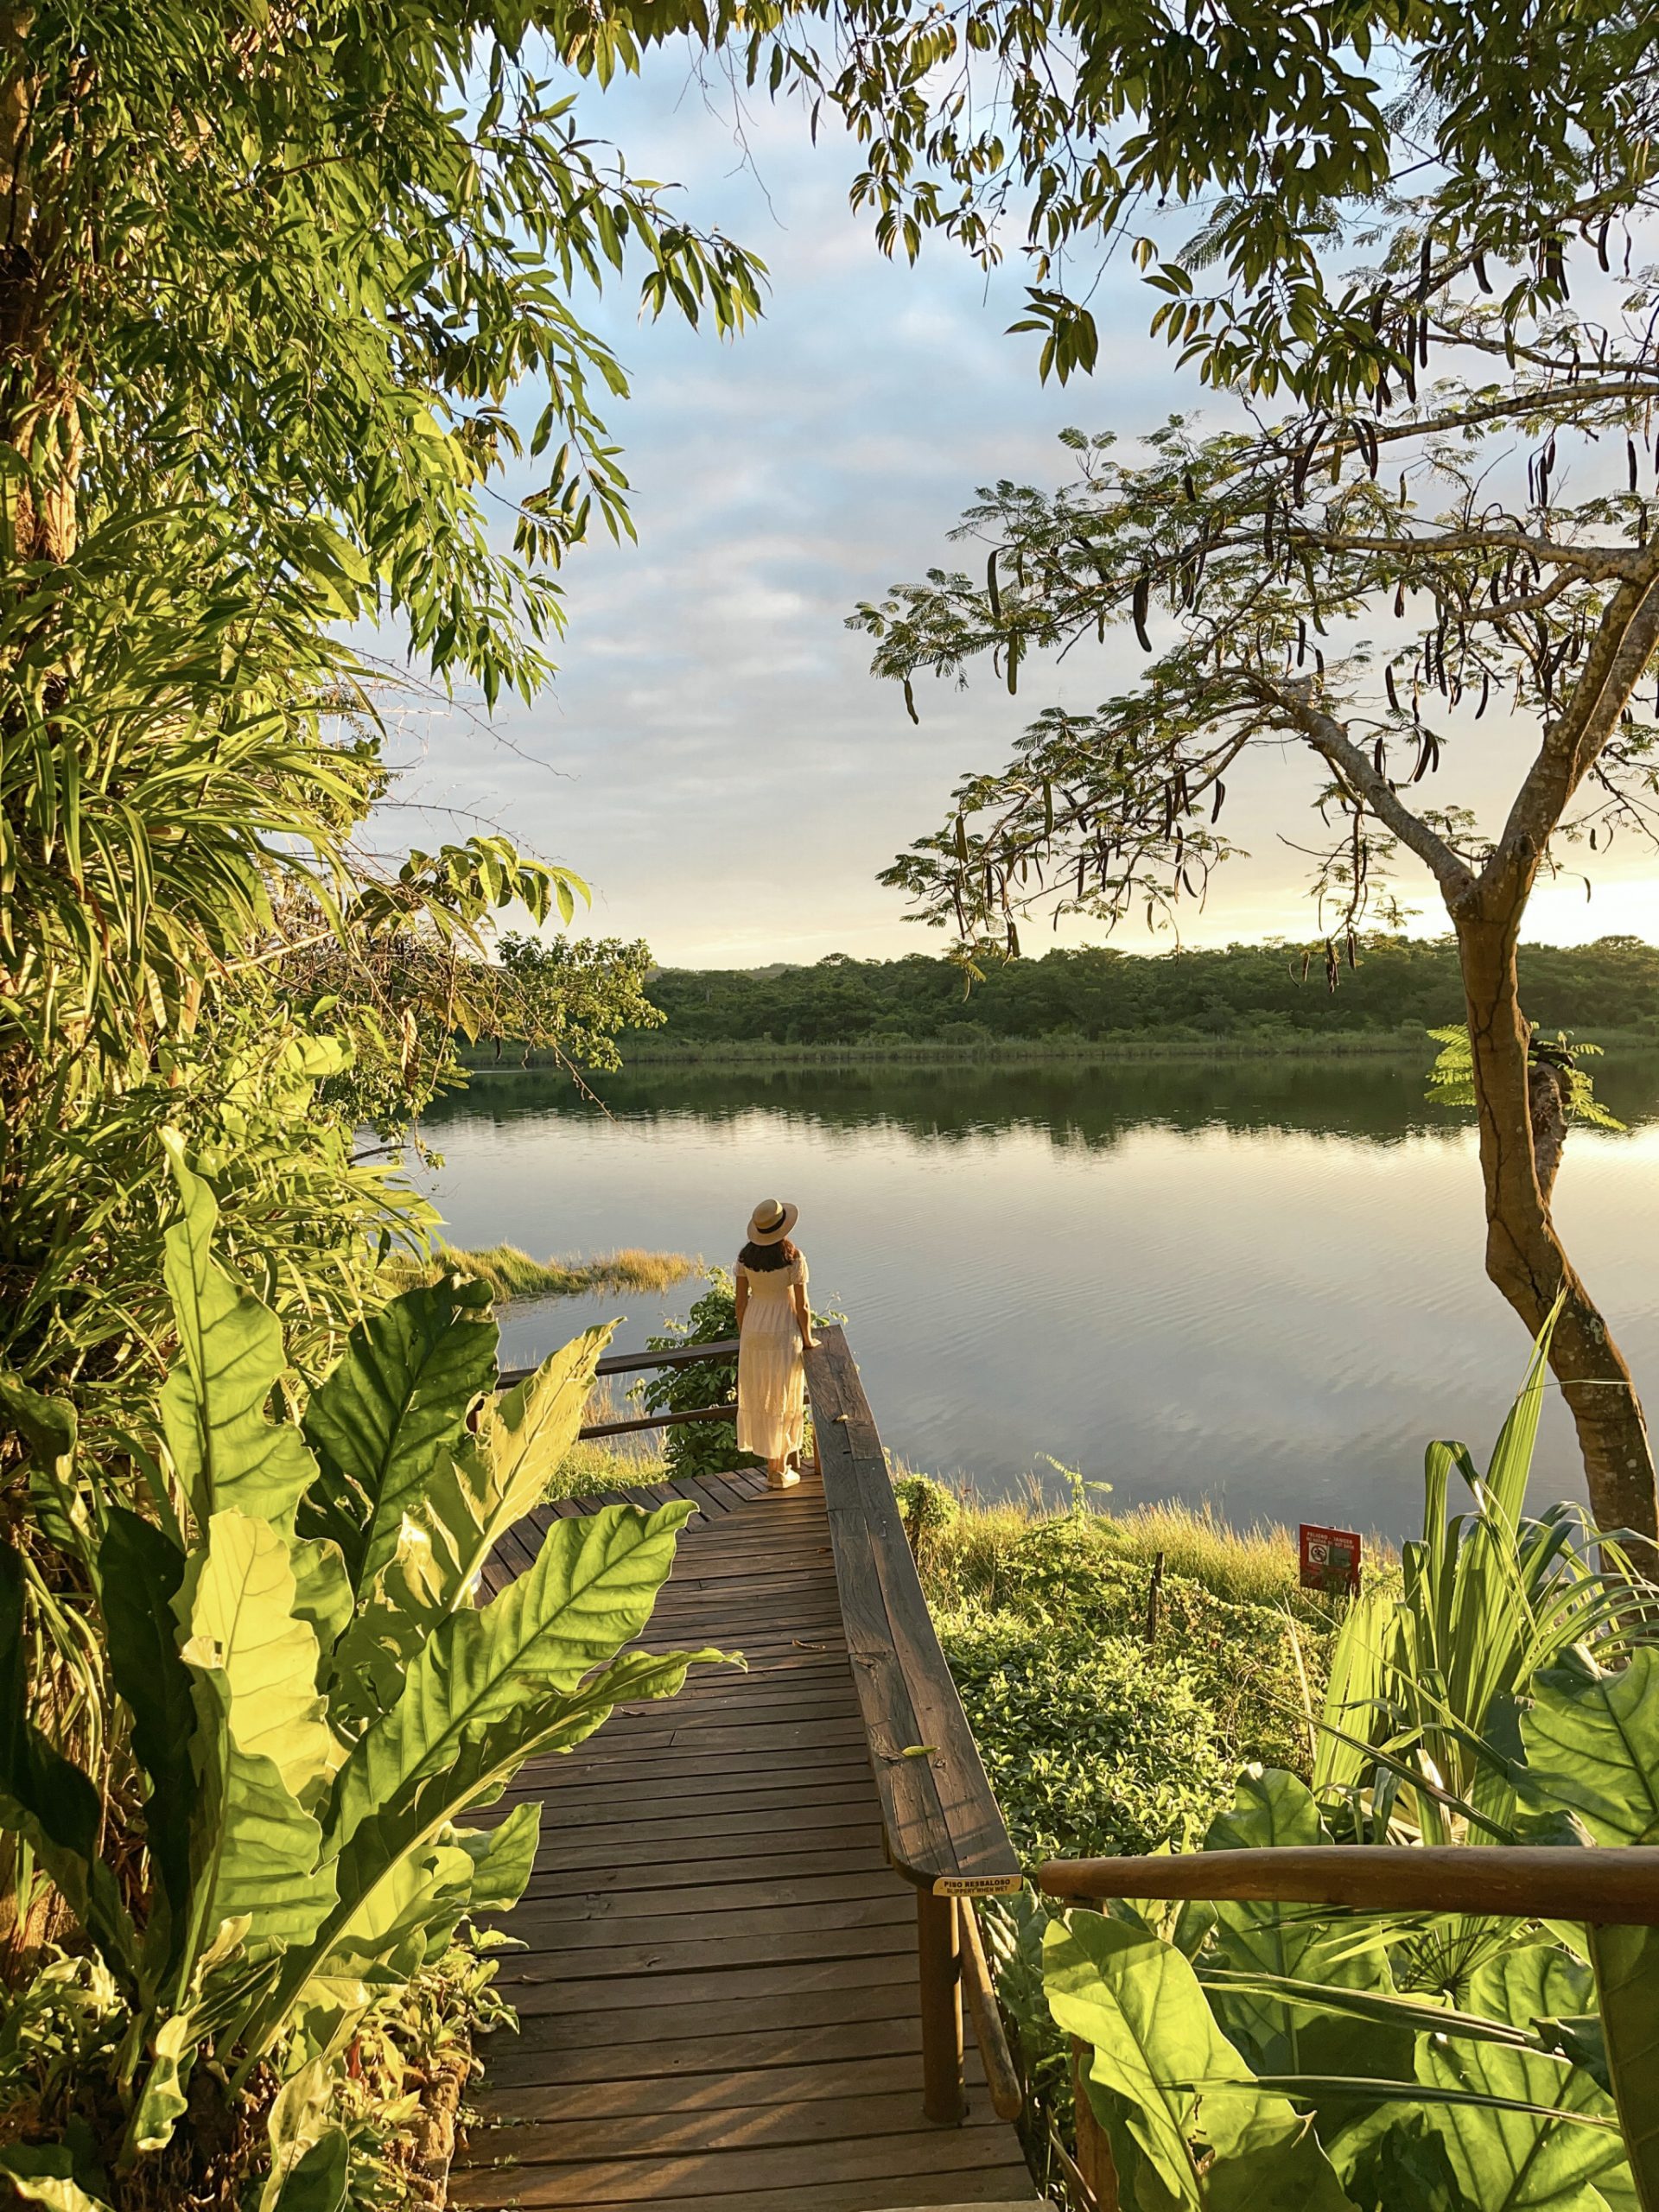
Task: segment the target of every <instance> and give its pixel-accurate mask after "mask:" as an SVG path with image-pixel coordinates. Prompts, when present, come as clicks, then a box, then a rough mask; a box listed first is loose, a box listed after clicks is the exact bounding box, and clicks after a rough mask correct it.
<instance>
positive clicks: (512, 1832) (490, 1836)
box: [454, 1797, 542, 1914]
mask: <svg viewBox="0 0 1659 2212" xmlns="http://www.w3.org/2000/svg"><path fill="white" fill-rule="evenodd" d="M541 1840H542V1806H541V1801H540V1799H539V1798H535V1797H532V1798H530V1799H528V1800H527V1801H526V1802H525V1803H524V1804H522V1805H515V1806H514V1807H513V1808H512V1812H510V1813H509V1814H508V1815H507V1817H506V1819H505V1821H502V1822H501V1823H500V1825H499V1827H493V1828H491V1829H489V1830H488V1831H487V1832H486V1831H485V1830H482V1829H478V1828H457V1829H456V1830H455V1832H454V1841H455V1842H456V1843H458V1844H459V1845H460V1846H461V1849H462V1850H463V1851H465V1852H467V1853H468V1854H469V1855H470V1857H471V1859H472V1862H473V1894H472V1903H471V1907H470V1910H472V1911H473V1912H474V1914H477V1913H480V1912H507V1911H510V1910H512V1907H513V1906H514V1905H516V1904H518V1900H519V1898H520V1897H523V1895H524V1891H525V1889H526V1888H527V1887H528V1885H529V1882H530V1878H531V1872H533V1871H534V1868H535V1865H536V1853H537V1849H538V1848H539V1847H540V1845H541Z"/></svg>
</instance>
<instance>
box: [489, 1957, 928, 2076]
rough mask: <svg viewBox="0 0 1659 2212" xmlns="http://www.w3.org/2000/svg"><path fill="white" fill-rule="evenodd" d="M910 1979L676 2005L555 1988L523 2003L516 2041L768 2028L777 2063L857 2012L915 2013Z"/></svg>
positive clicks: (665, 2036)
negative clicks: (580, 1997)
mask: <svg viewBox="0 0 1659 2212" xmlns="http://www.w3.org/2000/svg"><path fill="white" fill-rule="evenodd" d="M915 1983H916V1977H915V1975H914V1974H907V1975H906V1976H905V1977H904V1978H903V1979H902V1980H893V1979H889V1980H886V1981H877V1982H870V1983H863V1982H860V1983H853V1984H846V1983H835V1984H832V1985H831V1986H829V1987H827V1988H818V1989H810V1990H803V1989H796V1990H791V1991H788V1992H786V1993H784V1994H782V1995H772V1996H766V1997H758V1996H747V1997H737V1998H729V1999H726V1998H722V1999H712V1998H704V1999H699V2000H697V2001H696V2002H694V2003H689V2004H688V2003H677V2004H673V2005H668V2004H660V2005H584V2006H583V2007H582V2009H581V2010H580V2011H576V2010H575V2009H573V2008H572V2007H571V2006H570V2005H569V2001H568V2000H569V1993H568V1992H563V1993H561V1992H560V1991H559V1990H557V1989H556V1988H555V1989H552V1990H550V1992H549V1993H548V2005H547V2006H546V2007H545V2008H544V2009H543V2010H540V2011H531V2010H530V2009H529V2008H527V2007H521V2008H520V2010H521V2012H522V2023H521V2025H520V2027H519V2031H518V2032H519V2037H520V2039H521V2040H520V2048H522V2049H524V2050H529V2049H531V2047H532V2046H533V2047H536V2048H539V2049H542V2050H571V2049H573V2048H575V2046H576V2045H577V2044H584V2043H594V2044H598V2043H603V2042H605V2041H606V2040H607V2039H608V2041H609V2042H610V2043H611V2044H613V2045H614V2046H616V2047H618V2048H619V2049H620V2046H621V2045H623V2044H636V2043H667V2044H690V2043H695V2042H696V2041H697V2040H698V2039H699V2038H700V2037H712V2036H733V2035H772V2036H774V2037H776V2038H777V2040H778V2053H777V2063H778V2064H779V2065H780V2066H781V2065H783V2064H785V2063H786V2062H787V2061H788V2059H789V2057H790V2056H791V2050H794V2048H795V2046H797V2045H798V2044H804V2045H805V2046H806V2047H807V2048H808V2049H810V2046H811V2042H812V2038H813V2037H815V2036H816V2035H817V2033H818V2031H820V2030H821V2029H823V2028H825V2027H834V2026H836V2025H842V2026H845V2025H849V2024H852V2023H853V2022H855V2021H860V2020H909V2019H912V2018H913V2017H914V2015H915V2010H916V1994H915ZM618 2070H619V2071H620V2070H623V2069H620V2068H619V2069H618Z"/></svg>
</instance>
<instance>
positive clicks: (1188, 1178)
mask: <svg viewBox="0 0 1659 2212" xmlns="http://www.w3.org/2000/svg"><path fill="white" fill-rule="evenodd" d="M1656 1073H1659V1071H1656V1070H1655V1069H1654V1068H1653V1067H1651V1066H1649V1067H1648V1068H1645V1069H1644V1068H1643V1067H1641V1066H1640V1065H1637V1064H1635V1063H1627V1064H1626V1065H1624V1066H1618V1065H1615V1067H1614V1068H1612V1069H1611V1071H1609V1072H1608V1073H1607V1075H1606V1076H1605V1077H1601V1078H1600V1079H1599V1089H1600V1090H1602V1092H1603V1094H1604V1095H1605V1097H1606V1098H1607V1100H1608V1103H1610V1104H1611V1106H1612V1108H1613V1109H1614V1111H1615V1112H1617V1113H1618V1114H1619V1115H1620V1116H1621V1117H1622V1118H1624V1119H1625V1120H1627V1121H1630V1122H1631V1123H1632V1125H1633V1126H1632V1132H1631V1134H1630V1135H1628V1136H1624V1137H1614V1136H1604V1135H1599V1134H1598V1133H1596V1132H1591V1131H1578V1132H1575V1133H1574V1135H1573V1138H1572V1140H1571V1142H1570V1144H1569V1147H1568V1154H1567V1166H1566V1167H1565V1169H1564V1170H1563V1173H1562V1179H1561V1183H1560V1189H1559V1192H1558V1210H1559V1212H1560V1219H1561V1224H1562V1227H1563V1230H1564V1232H1565V1234H1566V1236H1567V1239H1568V1242H1569V1244H1570V1246H1571V1248H1572V1249H1573V1252H1574V1255H1575V1257H1577V1259H1578V1260H1579V1262H1580V1266H1581V1267H1582V1268H1583V1269H1584V1271H1585V1273H1586V1276H1587V1278H1588V1279H1589V1281H1591V1283H1592V1286H1593V1287H1594V1288H1595V1290H1596V1292H1597V1294H1598V1295H1599V1297H1600V1298H1601V1300H1603V1302H1604V1304H1605V1306H1606V1307H1607V1310H1608V1311H1609V1313H1610V1314H1611V1316H1612V1317H1613V1318H1614V1320H1615V1323H1616V1325H1617V1327H1618V1332H1619V1335H1620V1338H1621V1341H1622V1343H1623V1344H1624V1347H1625V1350H1626V1351H1627V1353H1628V1355H1629V1356H1630V1357H1631V1359H1632V1362H1633V1363H1635V1364H1636V1365H1637V1372H1638V1378H1639V1379H1640V1377H1641V1376H1643V1374H1645V1375H1646V1376H1647V1378H1648V1383H1649V1387H1648V1395H1649V1399H1650V1400H1651V1399H1653V1398H1654V1397H1656V1396H1659V1288H1656V1285H1655V1282H1654V1275H1653V1268H1652V1264H1651V1261H1650V1258H1649V1255H1651V1254H1652V1253H1653V1252H1655V1251H1656V1250H1659V1115H1656V1108H1655V1094H1656V1088H1659V1086H1656V1080H1655V1077H1656ZM602 1089H603V1092H604V1096H605V1099H606V1103H607V1106H608V1107H609V1109H610V1114H611V1116H612V1118H607V1116H604V1115H601V1114H600V1113H597V1112H595V1111H594V1109H591V1108H588V1107H585V1106H583V1105H582V1103H581V1102H580V1101H579V1100H578V1099H576V1098H575V1096H573V1094H572V1093H571V1091H570V1090H569V1086H568V1085H566V1084H563V1082H561V1080H560V1079H559V1078H558V1077H556V1076H554V1075H551V1074H547V1073H543V1072H540V1071H528V1072H526V1071H510V1072H503V1073H492V1074H489V1075H487V1076H480V1077H479V1078H478V1079H477V1080H476V1082H475V1083H474V1086H473V1088H472V1089H471V1090H469V1091H468V1092H467V1093H466V1094H464V1095H463V1096H461V1097H459V1098H457V1099H452V1100H450V1101H448V1102H446V1103H445V1104H444V1105H443V1106H442V1108H441V1109H439V1110H438V1111H436V1112H435V1113H434V1114H433V1115H432V1116H430V1117H429V1124H428V1128H427V1135H428V1136H429V1140H430V1141H431V1142H432V1143H433V1144H434V1145H435V1147H437V1148H438V1149H439V1150H440V1151H441V1152H442V1154H443V1156H444V1165H443V1166H442V1169H441V1170H439V1171H438V1172H437V1173H436V1175H435V1179H434V1185H433V1186H434V1190H435V1196H436V1197H437V1198H438V1201H439V1203H440V1205H442V1208H443V1210H444V1211H445V1213H446V1214H447V1216H448V1221H449V1224H450V1233H451V1234H452V1235H453V1236H454V1238H455V1240H456V1241H457V1242H459V1243H494V1242H496V1241H498V1240H501V1239H508V1240H511V1241H512V1242H514V1243H519V1244H522V1245H524V1246H526V1247H527V1248H528V1249H531V1250H532V1251H535V1252H537V1253H538V1254H539V1253H548V1252H554V1251H558V1252H574V1251H582V1250H588V1251H591V1250H601V1249H610V1248H613V1247H615V1246H618V1245H626V1244H640V1245H645V1246H648V1247H654V1248H657V1249H680V1250H688V1251H692V1252H698V1253H702V1254H705V1255H708V1256H709V1257H711V1258H715V1259H719V1260H727V1259H728V1258H729V1256H730V1254H731V1250H732V1249H733V1248H734V1246H735V1243H736V1241H737V1236H738V1234H739V1231H740V1230H741V1223H742V1221H743V1219H744V1218H745V1217H746V1216H747V1211H748V1209H749V1207H750V1206H751V1205H753V1202H754V1200H755V1198H757V1197H758V1196H760V1195H761V1194H762V1193H763V1192H767V1191H772V1190H774V1189H775V1190H782V1191H784V1192H786V1193H787V1194H788V1195H789V1196H791V1197H792V1198H795V1199H797V1200H798V1202H799V1203H800V1204H801V1205H802V1207H803V1217H802V1230H801V1234H802V1239H803V1242H804V1245H805V1247H806V1249H807V1250H808V1252H809V1254H810V1258H811V1261H812V1267H813V1284H814V1289H815V1293H816V1294H817V1295H818V1297H819V1299H820V1301H821V1302H825V1301H829V1302H833V1303H835V1304H836V1305H837V1306H840V1307H842V1309H843V1310H845V1311H846V1312H847V1313H848V1314H849V1332H850V1334H851V1336H852V1339H853V1343H854V1347H855V1351H857V1353H858V1356H859V1358H860V1361H861V1365H862V1366H863V1368H864V1370H865V1375H866V1380H867V1383H868V1387H869V1390H870V1395H871V1398H872V1401H873V1402H874V1405H875V1408H876V1411H877V1415H878V1418H879V1420H880V1424H881V1427H882V1432H883V1434H884V1436H885V1438H886V1440H887V1443H888V1445H889V1446H890V1448H891V1449H893V1451H894V1452H896V1453H898V1454H899V1455H900V1456H902V1457H903V1458H904V1459H906V1460H907V1461H909V1462H910V1463H911V1464H912V1465H918V1466H924V1467H928V1468H931V1469H934V1470H937V1471H940V1472H943V1473H945V1474H956V1473H962V1474H964V1475H968V1476H970V1477H971V1478H973V1479H975V1480H976V1481H977V1482H978V1483H979V1484H981V1486H982V1487H984V1488H987V1489H993V1490H996V1489H1007V1488H1010V1487H1013V1486H1014V1485H1015V1484H1019V1483H1020V1482H1021V1481H1022V1480H1023V1479H1025V1478H1026V1477H1027V1475H1028V1473H1029V1472H1030V1471H1032V1470H1033V1467H1034V1466H1036V1465H1039V1454H1041V1453H1043V1452H1052V1454H1053V1455H1054V1456H1055V1457H1056V1458H1057V1459H1061V1460H1064V1461H1065V1463H1066V1464H1067V1465H1072V1466H1077V1467H1081V1468H1082V1469H1083V1470H1084V1472H1086V1473H1087V1474H1088V1475H1090V1478H1094V1479H1101V1480H1105V1481H1109V1482H1110V1483H1112V1484H1115V1485H1116V1491H1117V1494H1118V1496H1119V1497H1122V1498H1135V1497H1152V1496H1162V1495H1176V1496H1182V1497H1190V1498H1199V1497H1213V1498H1215V1499H1217V1501H1218V1502H1219V1503H1222V1504H1224V1506H1225V1508H1226V1509H1227V1510H1229V1511H1230V1512H1231V1513H1233V1514H1235V1515H1236V1516H1245V1517H1248V1516H1250V1515H1253V1514H1266V1515H1273V1516H1279V1517H1282V1518H1287V1519H1290V1520H1293V1521H1294V1520H1296V1519H1319V1518H1325V1517H1334V1518H1339V1519H1348V1520H1354V1521H1357V1522H1362V1523H1363V1525H1365V1526H1368V1527H1369V1526H1373V1525H1375V1526H1378V1527H1381V1528H1383V1529H1388V1530H1389V1531H1390V1532H1391V1533H1399V1532H1400V1531H1401V1530H1402V1529H1404V1528H1405V1527H1406V1526H1408V1523H1409V1522H1410V1520H1411V1518H1412V1517H1413V1516H1414V1513H1415V1511H1416V1510H1417V1499H1418V1496H1419V1490H1418V1485H1419V1479H1420V1473H1421V1460H1422V1447H1423V1444H1424V1442H1425V1441H1426V1440H1427V1437H1428V1436H1429V1435H1430V1434H1434V1433H1439V1434H1452V1435H1459V1436H1464V1437H1465V1438H1466V1439H1467V1440H1468V1441H1469V1442H1470V1443H1471V1446H1474V1447H1475V1448H1476V1450H1477V1454H1478V1455H1479V1454H1480V1453H1481V1452H1484V1448H1485V1446H1486V1445H1487V1444H1488V1443H1489V1442H1490V1440H1491V1434H1492V1433H1493V1432H1494V1431H1495V1429H1496V1427H1497V1422H1498V1420H1499V1419H1500V1418H1501V1415H1502V1411H1503V1402H1504V1399H1505V1397H1506V1395H1507V1393H1508V1391H1509V1390H1510V1388H1511V1387H1512V1385H1513V1382H1514V1380H1515V1379H1516V1376H1518V1373H1519V1370H1520V1366H1521V1364H1522V1357H1523V1352H1524V1344H1523V1340H1522V1335H1521V1332H1520V1330H1519V1327H1518V1325H1517V1324H1516V1322H1515V1321H1514V1319H1513V1318H1512V1317H1511V1316H1510V1314H1509V1313H1508V1310H1507V1308H1505V1307H1504V1306H1503V1305H1502V1304H1501V1303H1500V1301H1499V1300H1498V1299H1497V1295H1496V1294H1495V1293H1494V1292H1492V1291H1491V1289H1490V1288H1489V1287H1487V1285H1486V1283H1485V1281H1484V1276H1483V1274H1482V1271H1481V1260H1480V1255H1481V1243H1482V1224H1481V1214H1480V1198H1479V1187H1478V1168H1477V1165H1476V1161H1475V1159H1474V1157H1473V1151H1472V1131H1471V1129H1470V1128H1468V1127H1467V1126H1466V1125H1465V1122H1464V1120H1463V1118H1462V1117H1459V1116H1449V1115H1447V1114H1446V1113H1445V1112H1444V1111H1442V1110H1440V1109H1432V1108H1430V1107H1428V1106H1427V1105H1426V1104H1425V1103H1423V1096H1422V1091H1423V1071H1422V1068H1421V1065H1411V1064H1409V1063H1406V1064H1401V1063H1395V1062H1392V1061H1383V1062H1379V1061H1376V1060H1369V1059H1354V1060H1348V1061H1336V1062H1332V1061H1322V1062H1313V1061H1301V1062H1297V1061H1287V1062H1281V1063H1277V1064H1275V1063H1272V1062H1264V1061H1239V1062H1232V1063H1228V1062H1204V1063H1192V1062H1140V1063H1129V1064H1119V1065H1114V1066H1111V1067H1109V1068H1108V1067H1089V1066H1084V1065H1070V1064H1066V1065H1047V1066H1041V1067H1037V1068H1032V1069H1019V1070H1015V1069H1008V1068H988V1067H984V1066H978V1067H975V1066H968V1067H956V1068H944V1069H938V1068H931V1069H925V1068H916V1069H906V1068H880V1069H861V1068H853V1069H836V1070H824V1071H819V1070H800V1069H779V1070H775V1071H757V1072H754V1073H753V1074H752V1073H749V1072H748V1071H742V1072H739V1073H724V1072H719V1071H702V1070H685V1071H639V1072H636V1073H632V1074H630V1075H628V1076H626V1077H612V1078H609V1079H607V1081H606V1082H605V1083H604V1084H603V1085H602ZM684 1302H685V1300H684V1297H683V1296H681V1297H678V1298H671V1299H669V1300H657V1299H655V1298H651V1299H645V1298H634V1299H632V1300H628V1299H624V1300H594V1301H587V1300H563V1301H558V1302H556V1303H553V1304H549V1305H542V1306H534V1307H529V1308H518V1309H513V1310H512V1313H511V1319H510V1320H509V1323H508V1327H507V1332H506V1333H507V1340H508V1343H509V1344H510V1346H511V1348H512V1351H514V1352H515V1354H522V1355H524V1356H525V1357H529V1356H531V1355H532V1354H534V1353H535V1352H537V1351H542V1350H545V1349H546V1348H548V1347H549V1346H550V1345H551V1344H554V1343H556V1342H557V1341H559V1340H560V1338H563V1336H565V1335H568V1334H569V1333H570V1332H571V1331H572V1330H573V1329H575V1327H578V1326H581V1325H585V1323H586V1322H587V1321H588V1319H597V1318H600V1317H601V1314H609V1313H615V1312H617V1311H618V1310H619V1307H620V1310H621V1311H622V1312H623V1313H625V1315H626V1323H625V1325H624V1326H623V1327H622V1329H621V1330H620V1332H619V1340H620V1341H623V1342H627V1343H636V1342H638V1341H639V1339H640V1338H642V1337H643V1336H644V1335H645V1333H646V1332H647V1330H648V1329H650V1328H652V1327H654V1326H655V1325H658V1322H659V1321H660V1319H661V1318H662V1314H663V1313H664V1310H675V1309H676V1308H677V1307H683V1304H684ZM1541 1468H1542V1471H1541V1484H1540V1489H1541V1491H1542V1490H1544V1489H1545V1488H1548V1491H1550V1494H1552V1495H1565V1494H1567V1493H1568V1492H1569V1491H1572V1490H1573V1487H1574V1484H1575V1477H1574V1473H1573V1452H1572V1448H1571V1440H1570V1432H1569V1427H1568V1424H1567V1422H1566V1421H1565V1419H1564V1416H1563V1414H1562V1411H1561V1409H1560V1407H1559V1406H1554V1407H1552V1408H1551V1411H1550V1414H1549V1416H1548V1420H1547V1422H1546V1430H1545V1440H1544V1445H1543V1448H1542V1452H1541Z"/></svg>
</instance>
